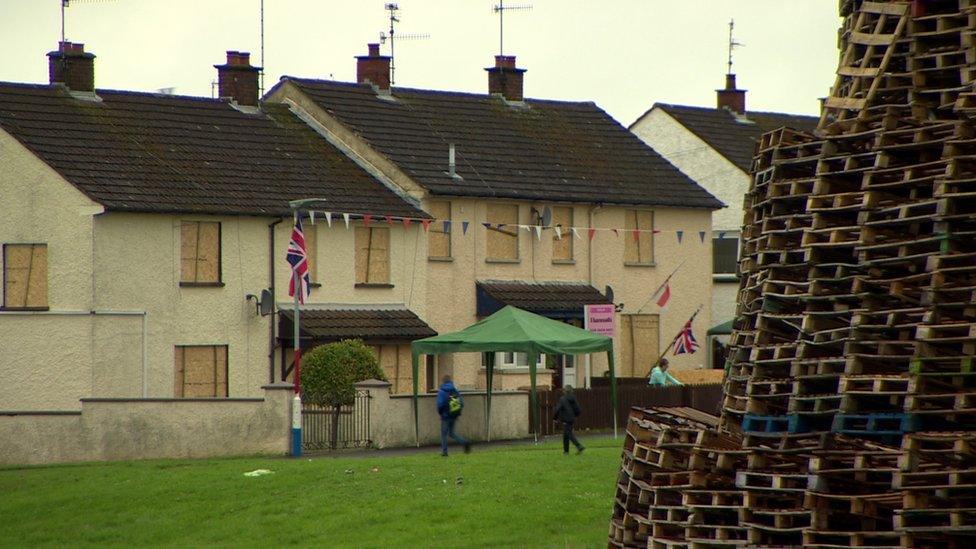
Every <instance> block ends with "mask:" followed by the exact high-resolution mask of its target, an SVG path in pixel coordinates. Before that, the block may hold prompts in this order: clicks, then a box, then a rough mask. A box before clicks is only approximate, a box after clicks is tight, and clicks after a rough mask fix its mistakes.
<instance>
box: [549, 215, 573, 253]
mask: <svg viewBox="0 0 976 549" xmlns="http://www.w3.org/2000/svg"><path fill="white" fill-rule="evenodd" d="M552 224H553V226H554V227H559V229H560V231H559V232H560V234H559V235H558V236H557V235H556V231H553V232H552V262H553V263H571V262H572V261H573V233H572V232H571V231H570V228H571V227H572V226H573V208H571V207H556V208H553V209H552Z"/></svg>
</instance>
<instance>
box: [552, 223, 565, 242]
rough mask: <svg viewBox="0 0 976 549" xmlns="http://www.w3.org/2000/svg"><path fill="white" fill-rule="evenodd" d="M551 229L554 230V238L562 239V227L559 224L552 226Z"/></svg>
mask: <svg viewBox="0 0 976 549" xmlns="http://www.w3.org/2000/svg"><path fill="white" fill-rule="evenodd" d="M553 229H555V230H556V240H562V239H563V228H562V227H560V226H559V225H556V226H555V227H553Z"/></svg>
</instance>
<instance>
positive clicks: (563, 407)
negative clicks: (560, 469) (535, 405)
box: [553, 385, 586, 454]
mask: <svg viewBox="0 0 976 549" xmlns="http://www.w3.org/2000/svg"><path fill="white" fill-rule="evenodd" d="M580 412H582V410H580V405H579V402H577V401H576V395H574V394H573V387H572V386H571V385H566V386H565V387H563V396H561V397H559V402H557V403H556V409H555V410H554V412H553V415H554V416H555V418H554V419H555V420H556V421H561V422H562V423H563V454H568V453H569V442H570V441H572V442H573V445H574V446H576V453H578V454H581V453H583V450H585V449H586V448H584V447H583V445H582V444H580V441H578V440H576V435H574V434H573V423H575V422H576V418H578V417H579V415H580Z"/></svg>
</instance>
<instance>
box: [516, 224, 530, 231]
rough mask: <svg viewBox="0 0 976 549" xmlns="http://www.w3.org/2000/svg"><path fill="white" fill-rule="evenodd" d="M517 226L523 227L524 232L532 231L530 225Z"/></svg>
mask: <svg viewBox="0 0 976 549" xmlns="http://www.w3.org/2000/svg"><path fill="white" fill-rule="evenodd" d="M518 228H519V229H525V232H527V233H529V232H532V227H530V226H528V225H519V226H518Z"/></svg>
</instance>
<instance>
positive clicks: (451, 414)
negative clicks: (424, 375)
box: [437, 376, 471, 457]
mask: <svg viewBox="0 0 976 549" xmlns="http://www.w3.org/2000/svg"><path fill="white" fill-rule="evenodd" d="M463 409H464V399H463V398H461V393H460V392H458V390H457V387H455V386H454V383H453V382H452V381H451V376H444V381H443V383H441V387H440V389H438V390H437V413H438V414H440V416H441V455H442V456H444V457H447V437H448V436H450V437H451V438H453V439H454V441H455V442H457V443H458V444H461V445H463V446H464V453H465V454H467V453H469V452H470V451H471V443H470V442H468V441H467V440H464V439H463V438H461V437H460V436H459V435H458V434H457V433H455V432H454V423H455V422H456V421H457V418H459V417H461V410H463Z"/></svg>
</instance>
